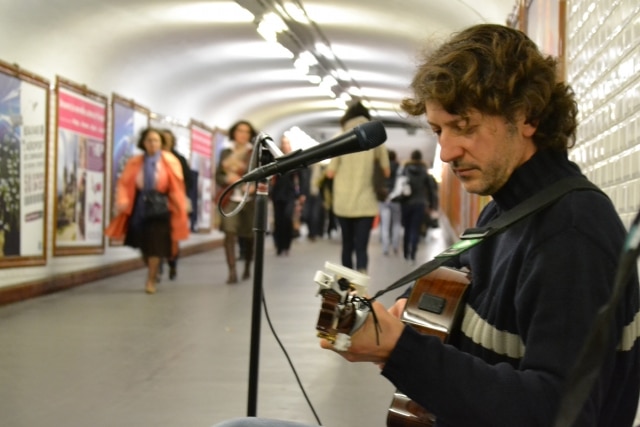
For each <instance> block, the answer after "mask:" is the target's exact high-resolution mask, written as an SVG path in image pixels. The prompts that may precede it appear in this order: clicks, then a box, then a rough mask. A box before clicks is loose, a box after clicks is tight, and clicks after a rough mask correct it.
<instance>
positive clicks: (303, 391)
mask: <svg viewBox="0 0 640 427" xmlns="http://www.w3.org/2000/svg"><path fill="white" fill-rule="evenodd" d="M262 308H263V309H264V316H265V319H266V320H267V324H268V325H269V329H270V330H271V333H272V334H273V337H274V338H275V339H276V342H277V343H278V346H279V347H280V349H281V350H282V353H283V354H284V357H285V358H286V359H287V362H288V363H289V366H290V367H291V371H292V372H293V375H294V376H295V378H296V382H297V383H298V387H299V388H300V391H302V395H303V396H304V399H305V400H306V401H307V405H309V409H311V412H312V413H313V416H314V418H315V419H316V422H317V423H318V425H319V426H321V425H322V423H321V422H320V418H319V417H318V414H317V412H316V410H315V408H314V407H313V403H311V399H309V396H308V395H307V392H306V391H305V389H304V386H303V385H302V381H301V380H300V376H299V375H298V371H296V368H295V366H293V361H292V360H291V358H290V357H289V353H287V350H286V348H285V347H284V344H282V341H280V338H279V337H278V334H277V333H276V330H275V328H274V327H273V323H272V322H271V318H270V317H269V311H268V310H267V301H266V299H265V298H264V289H263V290H262Z"/></svg>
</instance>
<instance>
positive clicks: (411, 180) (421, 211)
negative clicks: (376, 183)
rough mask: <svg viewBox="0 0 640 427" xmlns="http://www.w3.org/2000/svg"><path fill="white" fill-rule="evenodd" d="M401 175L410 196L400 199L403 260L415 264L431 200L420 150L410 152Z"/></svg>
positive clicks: (425, 167) (430, 189) (430, 188)
mask: <svg viewBox="0 0 640 427" xmlns="http://www.w3.org/2000/svg"><path fill="white" fill-rule="evenodd" d="M402 175H404V176H406V177H407V182H408V184H409V187H410V188H411V192H410V193H411V194H408V195H405V196H404V197H403V198H402V199H401V206H402V208H401V209H402V226H403V227H404V238H403V250H404V252H403V253H404V259H405V260H407V261H408V262H410V263H411V264H415V263H416V252H417V251H418V242H419V240H420V236H421V228H422V224H424V221H425V218H426V213H427V210H428V209H429V208H430V206H431V203H432V200H433V194H432V193H433V191H432V185H431V179H430V177H429V173H428V172H427V165H426V163H425V162H424V161H423V160H422V153H421V152H420V150H413V151H412V152H411V157H410V160H409V161H407V163H405V165H404V168H403V170H402Z"/></svg>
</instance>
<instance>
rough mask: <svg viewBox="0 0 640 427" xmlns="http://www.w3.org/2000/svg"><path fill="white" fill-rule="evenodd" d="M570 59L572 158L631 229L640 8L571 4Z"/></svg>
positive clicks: (620, 3) (605, 2) (618, 2)
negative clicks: (575, 110)
mask: <svg viewBox="0 0 640 427" xmlns="http://www.w3.org/2000/svg"><path fill="white" fill-rule="evenodd" d="M566 58H567V81H568V82H569V83H570V84H571V86H572V87H573V88H574V90H575V92H576V95H577V98H578V103H579V107H580V126H579V129H578V138H577V143H576V146H575V148H574V149H573V150H571V151H570V153H571V158H572V159H573V160H574V161H576V162H577V163H579V164H580V166H581V167H582V169H583V171H584V172H585V173H586V174H587V176H588V177H589V178H590V179H591V180H592V181H593V182H595V183H596V184H597V185H599V186H600V187H601V188H602V189H603V190H604V191H605V192H606V193H607V194H608V195H609V196H610V197H611V199H612V200H613V202H614V204H615V206H616V208H617V210H618V212H619V213H620V215H621V217H622V220H623V222H624V224H625V225H626V226H627V228H628V227H629V225H630V224H631V221H632V220H633V218H634V217H635V215H636V214H637V212H638V209H640V2H639V1H638V0H599V1H597V2H594V1H589V0H575V1H569V2H568V4H567V27H566Z"/></svg>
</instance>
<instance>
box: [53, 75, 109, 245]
mask: <svg viewBox="0 0 640 427" xmlns="http://www.w3.org/2000/svg"><path fill="white" fill-rule="evenodd" d="M56 95H57V102H56V108H57V123H56V148H55V150H56V161H55V169H56V173H55V191H56V193H55V203H54V205H55V215H54V218H53V225H54V233H53V241H54V245H53V254H54V255H56V256H58V255H79V254H98V253H103V252H104V228H105V221H104V202H105V191H104V188H105V170H106V167H105V166H106V134H107V103H108V101H107V97H106V96H104V95H100V94H98V93H96V92H92V91H90V90H89V89H87V88H86V87H84V86H80V85H78V84H75V83H72V82H70V81H68V80H64V79H62V78H60V77H57V78H56Z"/></svg>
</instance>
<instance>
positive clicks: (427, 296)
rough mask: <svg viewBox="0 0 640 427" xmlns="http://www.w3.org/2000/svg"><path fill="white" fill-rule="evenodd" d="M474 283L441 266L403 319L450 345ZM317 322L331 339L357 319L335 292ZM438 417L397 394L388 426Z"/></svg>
mask: <svg viewBox="0 0 640 427" xmlns="http://www.w3.org/2000/svg"><path fill="white" fill-rule="evenodd" d="M470 282H471V280H470V274H469V272H466V271H461V270H456V269H453V268H449V267H439V268H437V269H436V270H434V271H432V272H431V273H429V274H427V275H426V276H424V277H422V278H420V279H418V280H417V281H416V282H415V284H414V286H413V290H412V291H411V295H410V296H409V298H408V299H407V305H406V306H405V309H404V312H403V313H402V317H401V320H402V321H403V322H404V323H406V324H408V325H410V326H412V327H414V328H415V329H417V330H418V331H419V332H421V333H424V334H428V335H434V336H436V337H438V338H440V339H441V340H442V341H443V342H447V341H448V340H449V337H450V336H451V334H453V333H455V332H456V331H457V330H458V329H459V327H460V322H461V320H462V313H463V309H464V301H465V296H466V292H467V289H468V287H469V284H470ZM321 295H322V297H323V302H322V310H321V313H320V317H319V319H318V326H317V327H316V329H317V330H318V331H319V333H318V335H319V336H321V337H323V338H327V339H329V340H331V339H332V338H333V337H335V335H336V334H337V333H347V332H348V331H350V330H351V327H352V326H353V322H354V321H355V319H356V316H354V314H353V311H354V307H353V306H352V305H351V304H348V303H347V304H345V303H344V301H340V297H339V296H337V295H336V293H335V292H330V291H329V292H325V293H322V292H321ZM434 424H435V416H433V414H431V413H429V412H428V411H427V410H426V409H424V408H423V407H422V406H420V405H418V404H417V403H415V402H414V401H412V400H411V399H409V398H408V397H407V396H406V395H405V394H403V393H401V392H400V391H396V392H395V393H394V395H393V400H392V401H391V405H390V408H389V411H388V413H387V426H388V427H432V426H433V425H434Z"/></svg>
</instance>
